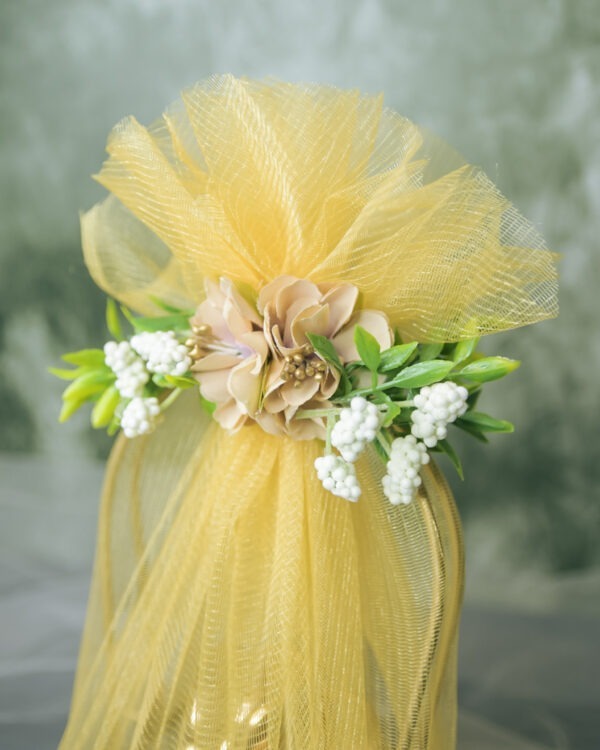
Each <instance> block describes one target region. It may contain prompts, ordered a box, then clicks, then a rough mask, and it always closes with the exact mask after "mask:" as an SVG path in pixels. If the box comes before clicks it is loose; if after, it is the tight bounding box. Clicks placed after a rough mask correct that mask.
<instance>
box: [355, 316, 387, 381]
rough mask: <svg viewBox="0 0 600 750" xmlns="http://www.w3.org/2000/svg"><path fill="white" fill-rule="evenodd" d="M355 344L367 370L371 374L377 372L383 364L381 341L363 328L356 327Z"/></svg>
mask: <svg viewBox="0 0 600 750" xmlns="http://www.w3.org/2000/svg"><path fill="white" fill-rule="evenodd" d="M354 343H355V344H356V349H357V351H358V356H359V357H360V358H361V360H362V361H363V362H364V364H365V366H366V367H367V369H369V370H370V371H371V372H377V369H378V368H379V363H380V362H381V347H380V346H379V341H377V339H376V338H375V336H373V335H372V334H371V333H369V332H368V331H366V330H365V329H364V328H363V327H362V326H356V327H355V328H354Z"/></svg>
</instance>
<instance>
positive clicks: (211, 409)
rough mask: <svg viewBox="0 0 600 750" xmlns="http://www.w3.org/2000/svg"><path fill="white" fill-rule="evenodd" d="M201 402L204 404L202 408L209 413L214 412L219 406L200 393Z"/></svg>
mask: <svg viewBox="0 0 600 750" xmlns="http://www.w3.org/2000/svg"><path fill="white" fill-rule="evenodd" d="M200 403H201V405H202V408H203V409H204V410H205V411H206V412H207V413H208V414H212V413H213V412H214V410H215V409H216V408H217V405H216V404H215V403H213V402H212V401H209V400H208V399H206V398H204V396H203V395H202V394H200Z"/></svg>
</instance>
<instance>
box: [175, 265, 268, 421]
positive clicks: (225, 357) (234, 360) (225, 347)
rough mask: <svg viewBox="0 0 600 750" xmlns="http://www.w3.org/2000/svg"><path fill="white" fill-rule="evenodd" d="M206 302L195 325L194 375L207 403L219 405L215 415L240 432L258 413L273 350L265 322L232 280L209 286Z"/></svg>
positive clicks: (208, 282)
mask: <svg viewBox="0 0 600 750" xmlns="http://www.w3.org/2000/svg"><path fill="white" fill-rule="evenodd" d="M205 289H206V299H205V300H204V302H202V303H201V304H200V305H199V307H198V309H197V310H196V313H195V315H194V317H193V318H192V319H191V320H190V323H191V326H192V333H193V336H192V340H193V342H194V349H193V350H192V352H191V355H192V358H193V360H194V364H193V365H192V368H191V369H192V372H193V373H194V377H195V378H196V380H198V382H199V383H200V392H201V393H202V395H203V396H204V398H206V399H208V400H209V401H212V402H214V403H216V404H217V408H216V409H215V411H214V414H213V416H214V417H215V419H216V420H217V421H218V422H219V424H221V425H222V426H223V427H225V428H227V429H229V430H237V429H239V428H240V427H241V426H242V425H243V424H244V422H245V421H246V420H247V419H248V417H254V415H255V413H256V411H257V410H258V408H259V403H260V396H261V388H262V379H263V368H264V365H265V363H266V361H267V358H268V355H269V348H268V346H267V342H266V339H265V336H264V333H263V321H262V318H261V317H260V315H259V314H258V312H257V311H256V309H255V308H254V307H253V306H252V305H250V304H249V303H248V302H247V301H246V300H245V299H244V298H243V297H242V295H241V294H240V293H239V292H238V291H237V290H236V288H235V287H234V286H233V284H232V283H231V281H229V280H228V279H224V278H222V279H221V280H220V282H219V284H215V283H214V282H212V281H207V282H206V283H205Z"/></svg>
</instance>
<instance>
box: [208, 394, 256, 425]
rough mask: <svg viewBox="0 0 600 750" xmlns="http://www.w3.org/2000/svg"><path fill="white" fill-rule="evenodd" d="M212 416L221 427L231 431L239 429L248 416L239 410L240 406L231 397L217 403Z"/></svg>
mask: <svg viewBox="0 0 600 750" xmlns="http://www.w3.org/2000/svg"><path fill="white" fill-rule="evenodd" d="M213 417H214V418H215V419H216V420H217V422H218V423H219V424H220V425H221V427H224V428H225V429H226V430H230V431H231V432H235V431H236V430H239V429H240V427H242V426H243V425H244V423H245V422H246V420H247V419H248V416H247V415H246V414H244V413H243V412H242V411H241V410H240V407H239V406H238V404H237V403H236V402H235V401H234V400H233V399H232V398H230V399H229V400H228V401H225V402H224V403H222V404H219V406H217V408H216V409H215V410H214V412H213Z"/></svg>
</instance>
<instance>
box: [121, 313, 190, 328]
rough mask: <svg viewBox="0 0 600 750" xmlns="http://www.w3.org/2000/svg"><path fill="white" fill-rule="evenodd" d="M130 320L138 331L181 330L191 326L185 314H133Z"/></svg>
mask: <svg viewBox="0 0 600 750" xmlns="http://www.w3.org/2000/svg"><path fill="white" fill-rule="evenodd" d="M130 322H131V324H132V326H133V327H134V328H135V330H136V331H150V332H154V331H180V330H187V329H188V328H189V327H190V321H189V319H188V318H187V317H186V316H185V315H163V316H158V317H149V318H145V317H141V316H140V317H137V316H134V315H132V316H131V318H130Z"/></svg>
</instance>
